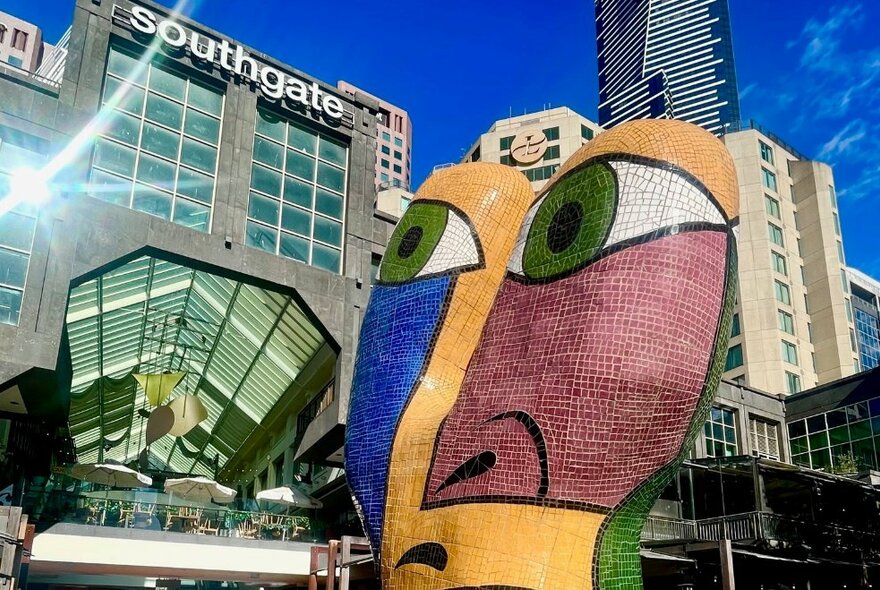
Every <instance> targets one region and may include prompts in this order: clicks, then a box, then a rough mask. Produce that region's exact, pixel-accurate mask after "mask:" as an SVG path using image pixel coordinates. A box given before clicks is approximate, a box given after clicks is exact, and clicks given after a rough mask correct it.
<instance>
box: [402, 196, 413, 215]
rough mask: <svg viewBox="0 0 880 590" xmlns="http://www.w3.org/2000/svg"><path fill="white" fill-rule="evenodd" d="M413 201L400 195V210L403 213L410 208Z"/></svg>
mask: <svg viewBox="0 0 880 590" xmlns="http://www.w3.org/2000/svg"><path fill="white" fill-rule="evenodd" d="M410 203H412V199H410V198H408V197H400V211H401V213H402V212H404V211H406V210H407V209H409V204H410Z"/></svg>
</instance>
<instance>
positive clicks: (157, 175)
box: [137, 153, 174, 190]
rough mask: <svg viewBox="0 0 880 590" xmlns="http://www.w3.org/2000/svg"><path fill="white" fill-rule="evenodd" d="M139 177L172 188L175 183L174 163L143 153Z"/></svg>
mask: <svg viewBox="0 0 880 590" xmlns="http://www.w3.org/2000/svg"><path fill="white" fill-rule="evenodd" d="M137 179H138V180H140V181H143V182H149V183H150V184H155V185H156V186H160V187H162V188H165V189H169V190H170V189H171V187H172V185H173V183H174V164H172V163H171V162H166V161H165V160H160V159H159V158H155V157H153V156H148V155H147V154H143V153H142V154H141V156H140V161H139V162H138V173H137Z"/></svg>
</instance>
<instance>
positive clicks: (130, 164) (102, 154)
mask: <svg viewBox="0 0 880 590" xmlns="http://www.w3.org/2000/svg"><path fill="white" fill-rule="evenodd" d="M96 148H97V149H96V150H95V166H100V167H101V168H106V169H107V170H111V171H113V172H118V173H119V174H124V175H125V176H129V177H130V176H133V174H134V160H135V151H134V150H133V149H131V148H130V147H126V146H124V145H120V144H118V143H114V142H112V141H107V140H106V139H102V138H98V140H97V146H96Z"/></svg>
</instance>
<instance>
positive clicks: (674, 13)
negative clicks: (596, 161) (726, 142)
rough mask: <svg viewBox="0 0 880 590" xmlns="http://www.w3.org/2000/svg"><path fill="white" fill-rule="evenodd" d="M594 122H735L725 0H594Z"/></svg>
mask: <svg viewBox="0 0 880 590" xmlns="http://www.w3.org/2000/svg"><path fill="white" fill-rule="evenodd" d="M596 43H597V49H598V55H599V123H600V124H601V125H602V126H603V127H606V128H609V127H613V126H615V125H617V124H619V123H623V122H624V121H629V120H631V119H645V118H673V117H674V118H676V119H682V120H685V121H690V122H692V123H695V124H697V125H700V126H701V127H704V128H705V129H707V130H709V131H711V132H713V133H715V134H716V135H720V134H721V133H723V132H724V129H725V126H726V125H727V124H735V123H737V122H738V121H739V117H740V112H739V97H738V94H737V88H736V74H735V71H734V63H733V42H732V38H731V32H730V16H729V12H728V6H727V0H596Z"/></svg>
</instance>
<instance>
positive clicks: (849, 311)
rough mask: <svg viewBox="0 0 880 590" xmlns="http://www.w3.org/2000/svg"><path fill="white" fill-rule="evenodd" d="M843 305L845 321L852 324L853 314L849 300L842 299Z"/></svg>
mask: <svg viewBox="0 0 880 590" xmlns="http://www.w3.org/2000/svg"><path fill="white" fill-rule="evenodd" d="M844 303H845V304H846V319H848V320H849V321H850V323H852V321H853V312H852V302H851V301H850V300H849V299H844Z"/></svg>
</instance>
